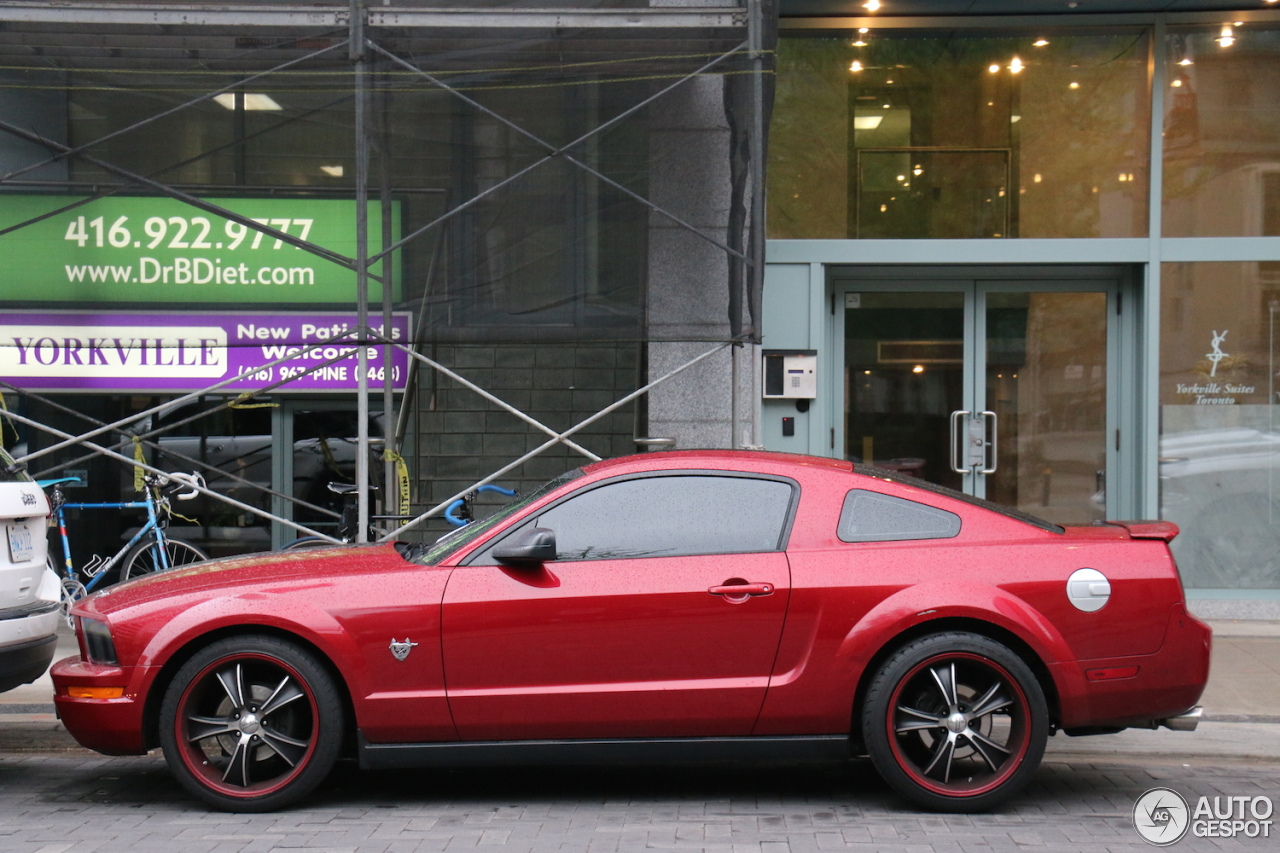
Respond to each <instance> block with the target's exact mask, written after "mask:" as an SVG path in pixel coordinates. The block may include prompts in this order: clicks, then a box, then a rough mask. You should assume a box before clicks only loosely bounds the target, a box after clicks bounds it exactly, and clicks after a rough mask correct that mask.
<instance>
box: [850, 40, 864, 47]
mask: <svg viewBox="0 0 1280 853" xmlns="http://www.w3.org/2000/svg"><path fill="white" fill-rule="evenodd" d="M853 46H854V47H866V46H867V43H866V42H865V41H863V40H862V39H858V40H857V41H855V42H854V43H853Z"/></svg>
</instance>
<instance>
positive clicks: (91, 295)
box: [0, 195, 400, 304]
mask: <svg viewBox="0 0 1280 853" xmlns="http://www.w3.org/2000/svg"><path fill="white" fill-rule="evenodd" d="M74 201H76V199H75V198H74V197H70V196H49V195H0V228H8V227H11V226H13V225H17V224H19V223H21V222H25V221H27V220H29V219H33V218H35V217H37V216H41V215H43V214H47V213H49V212H51V211H54V210H58V209H59V208H62V207H65V206H66V205H68V204H70V203H72V202H74ZM207 201H209V202H210V203H211V204H216V205H218V206H219V207H224V208H226V209H227V210H230V211H232V212H234V213H238V214H240V215H241V216H244V217H246V218H248V219H252V220H254V221H255V222H260V223H262V224H263V225H266V226H268V227H270V228H274V229H276V230H277V231H282V232H284V233H285V234H288V235H289V236H292V237H298V238H299V239H302V240H306V241H307V242H310V243H314V244H316V245H317V246H322V247H324V248H325V249H328V250H330V251H333V252H336V253H338V254H340V255H343V256H345V257H348V258H354V257H355V254H356V205H355V202H354V201H351V200H346V199H315V198H306V199H296V198H295V199H283V198H211V199H207ZM392 215H393V223H392V232H393V234H394V238H393V239H397V240H398V239H399V238H400V203H399V202H394V203H393V206H392ZM369 235H370V244H371V247H374V248H376V247H377V246H378V245H380V244H381V235H382V215H381V205H380V204H377V203H372V204H370V205H369ZM0 252H2V253H3V258H4V263H3V264H2V265H0V299H5V300H39V301H41V302H90V303H95V304H101V303H111V302H212V303H224V304H226V303H234V304H239V303H259V302H305V303H308V304H314V303H325V302H329V303H347V304H350V303H353V302H355V299H356V275H355V273H354V272H353V271H351V270H350V269H347V268H345V267H343V266H342V265H340V264H336V263H333V262H332V261H328V260H325V259H324V258H321V257H320V256H318V255H315V254H312V253H311V252H308V251H305V250H303V249H299V248H297V247H296V246H291V245H289V244H288V243H286V242H284V241H283V240H280V239H277V238H275V237H271V236H268V235H266V234H263V233H262V232H261V231H255V230H254V229H252V228H250V227H248V226H246V225H243V224H241V223H239V222H233V221H231V220H229V219H223V218H222V217H220V216H212V215H210V214H208V213H205V212H204V211H202V210H199V209H197V208H194V207H191V206H190V205H187V204H183V203H182V202H180V201H177V200H175V199H170V198H139V197H133V196H130V197H120V196H112V197H109V198H100V199H96V200H94V201H91V202H89V203H88V204H84V205H81V206H79V207H75V208H72V209H71V210H67V211H64V212H61V213H58V214H56V215H53V216H50V217H49V218H47V219H42V220H40V221H39V222H36V223H34V224H32V225H27V226H25V227H23V228H19V229H18V230H16V231H13V232H11V233H9V234H5V235H4V236H3V237H0ZM397 267H398V264H397ZM381 269H382V267H381V264H375V265H374V266H373V267H371V268H370V273H371V274H372V275H380V274H381ZM396 271H397V273H398V269H397V270H396ZM395 279H396V283H397V295H398V290H399V288H398V283H399V280H400V276H399V275H398V274H397V275H396V277H395ZM369 297H370V299H371V300H374V301H377V300H380V299H381V298H382V288H381V285H380V284H379V282H377V281H374V280H372V279H371V280H370V281H369Z"/></svg>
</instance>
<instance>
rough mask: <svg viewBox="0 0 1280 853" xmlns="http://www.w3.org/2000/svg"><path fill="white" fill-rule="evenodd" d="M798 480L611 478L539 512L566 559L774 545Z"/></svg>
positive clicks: (763, 548) (726, 551)
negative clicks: (608, 481)
mask: <svg viewBox="0 0 1280 853" xmlns="http://www.w3.org/2000/svg"><path fill="white" fill-rule="evenodd" d="M791 494H792V487H791V484H789V483H783V482H779V481H777V480H754V479H746V478H742V477H708V476H690V477H681V476H676V477H647V478H644V479H635V480H623V481H621V482H617V483H609V484H607V485H604V486H601V487H599V488H596V489H592V490H591V491H588V492H586V493H585V494H582V495H579V496H577V497H574V498H570V499H569V500H567V501H565V502H564V503H561V504H558V505H556V506H555V507H553V508H551V509H550V510H548V511H547V512H545V513H543V514H542V515H541V517H540V518H539V519H538V521H537V524H538V526H539V527H547V528H550V529H552V530H554V531H555V533H556V550H557V552H558V554H559V556H558V558H557V559H560V560H607V559H624V558H628V557H671V556H676V555H686V554H735V553H752V552H758V551H775V550H778V549H779V548H781V547H782V546H783V544H784V543H783V542H782V535H783V529H784V527H785V525H786V520H787V513H788V510H789V508H790V506H791Z"/></svg>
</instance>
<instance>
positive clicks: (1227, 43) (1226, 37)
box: [1216, 26, 1236, 47]
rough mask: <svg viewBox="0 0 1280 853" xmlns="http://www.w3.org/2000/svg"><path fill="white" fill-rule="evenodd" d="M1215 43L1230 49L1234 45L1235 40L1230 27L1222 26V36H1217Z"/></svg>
mask: <svg viewBox="0 0 1280 853" xmlns="http://www.w3.org/2000/svg"><path fill="white" fill-rule="evenodd" d="M1216 41H1217V42H1218V44H1220V45H1222V46H1223V47H1231V45H1233V44H1235V43H1236V39H1235V36H1234V35H1233V34H1232V32H1231V27H1230V26H1224V27H1223V28H1222V34H1221V35H1219V36H1218V38H1217V39H1216Z"/></svg>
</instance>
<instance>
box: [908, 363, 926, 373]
mask: <svg viewBox="0 0 1280 853" xmlns="http://www.w3.org/2000/svg"><path fill="white" fill-rule="evenodd" d="M911 372H912V373H924V365H923V364H917V365H916V366H915V367H913V368H911Z"/></svg>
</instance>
